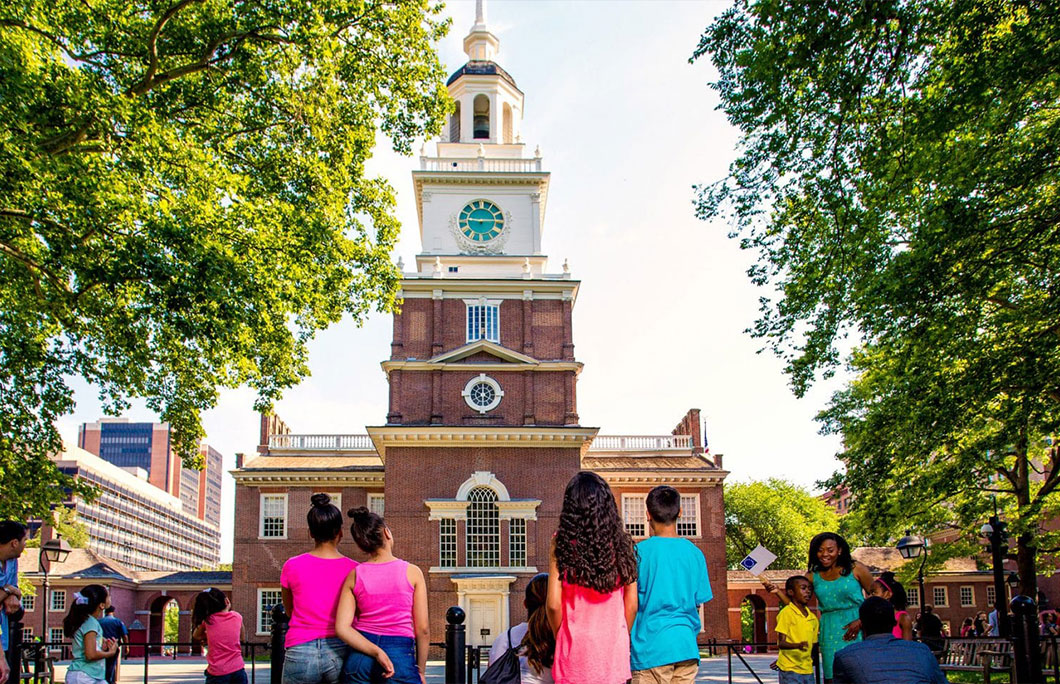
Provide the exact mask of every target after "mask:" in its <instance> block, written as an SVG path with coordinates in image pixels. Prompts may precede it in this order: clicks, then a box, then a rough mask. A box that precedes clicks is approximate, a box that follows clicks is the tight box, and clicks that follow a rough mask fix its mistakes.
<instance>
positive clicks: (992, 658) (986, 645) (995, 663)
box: [939, 638, 1012, 684]
mask: <svg viewBox="0 0 1060 684" xmlns="http://www.w3.org/2000/svg"><path fill="white" fill-rule="evenodd" d="M939 666H940V667H941V668H942V671H943V672H982V673H983V683H984V684H990V675H991V674H993V673H994V672H1012V642H1011V641H1009V640H1008V639H992V638H976V639H947V640H946V642H945V646H944V647H943V650H942V653H941V654H940V655H939Z"/></svg>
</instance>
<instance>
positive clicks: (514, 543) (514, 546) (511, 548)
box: [508, 518, 529, 568]
mask: <svg viewBox="0 0 1060 684" xmlns="http://www.w3.org/2000/svg"><path fill="white" fill-rule="evenodd" d="M514 527H522V529H521V530H519V531H518V532H516V531H514V530H513V528H514ZM527 527H529V526H528V525H527V523H526V518H512V519H510V520H509V521H508V566H509V567H513V568H525V567H526V566H527V563H529V560H528V559H527V551H528V549H527V541H526V537H527V535H526V532H527ZM520 546H521V548H519V547H520ZM517 551H518V552H519V553H521V554H522V556H523V557H522V561H523V562H522V563H516V562H514V561H513V560H512V558H513V556H515V554H516V552H517Z"/></svg>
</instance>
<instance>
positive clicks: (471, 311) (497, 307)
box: [464, 298, 501, 344]
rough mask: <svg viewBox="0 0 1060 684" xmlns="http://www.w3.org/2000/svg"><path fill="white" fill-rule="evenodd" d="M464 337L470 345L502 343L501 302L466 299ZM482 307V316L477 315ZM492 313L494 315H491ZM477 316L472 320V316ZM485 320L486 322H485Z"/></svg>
mask: <svg viewBox="0 0 1060 684" xmlns="http://www.w3.org/2000/svg"><path fill="white" fill-rule="evenodd" d="M464 304H465V314H464V337H465V341H466V342H467V343H468V344H470V343H472V342H478V341H479V340H486V341H487V342H493V343H495V344H500V343H501V300H499V299H485V298H481V299H465V300H464ZM479 307H482V310H483V314H482V316H478V315H477V313H476V312H477V311H478V310H479ZM491 313H492V315H491ZM473 315H474V316H475V317H474V318H472V316H473ZM483 319H484V320H483Z"/></svg>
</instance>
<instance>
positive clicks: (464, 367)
mask: <svg viewBox="0 0 1060 684" xmlns="http://www.w3.org/2000/svg"><path fill="white" fill-rule="evenodd" d="M380 365H381V366H382V367H383V371H384V372H385V373H386V374H387V375H388V376H389V375H390V371H392V370H406V371H433V370H441V371H475V372H481V373H521V372H524V371H574V372H575V373H577V374H580V373H581V372H582V367H583V366H584V365H585V364H583V363H581V362H580V361H540V362H538V363H534V364H522V363H503V362H498V363H434V362H431V361H383V362H382V363H381V364H380Z"/></svg>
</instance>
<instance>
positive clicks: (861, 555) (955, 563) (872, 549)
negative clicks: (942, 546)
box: [850, 546, 979, 572]
mask: <svg viewBox="0 0 1060 684" xmlns="http://www.w3.org/2000/svg"><path fill="white" fill-rule="evenodd" d="M850 555H852V556H853V557H854V559H855V560H857V561H860V562H862V563H864V564H865V565H866V566H868V568H869V570H871V571H872V572H885V571H888V570H891V571H893V570H897V569H898V568H899V567H901V566H902V565H904V564H905V563H906V562H908V561H906V560H905V559H904V558H902V554H900V553H899V552H898V549H896V548H894V547H892V546H862V547H859V548H856V549H854V550H853V551H851V552H850ZM935 572H939V571H935ZM941 572H979V567H978V566H977V565H976V564H975V559H974V558H949V559H947V560H946V561H945V562H944V563H943V564H942V570H941Z"/></svg>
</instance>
